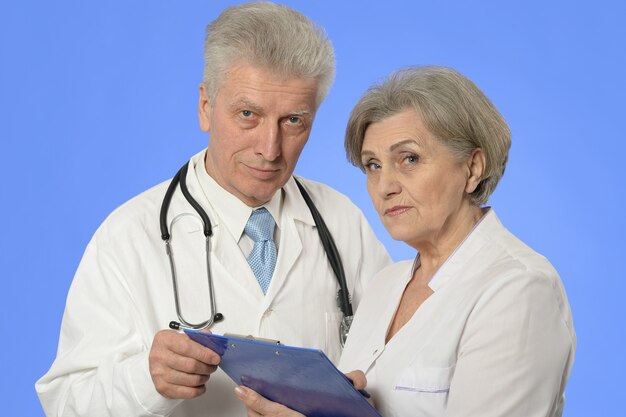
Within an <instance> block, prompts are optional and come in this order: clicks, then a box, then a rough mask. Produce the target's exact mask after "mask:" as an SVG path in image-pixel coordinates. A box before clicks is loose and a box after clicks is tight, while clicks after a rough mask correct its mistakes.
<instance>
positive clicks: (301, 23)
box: [203, 2, 335, 106]
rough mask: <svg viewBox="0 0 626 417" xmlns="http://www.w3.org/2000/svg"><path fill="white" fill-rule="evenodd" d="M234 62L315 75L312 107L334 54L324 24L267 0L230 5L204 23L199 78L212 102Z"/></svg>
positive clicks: (331, 72)
mask: <svg viewBox="0 0 626 417" xmlns="http://www.w3.org/2000/svg"><path fill="white" fill-rule="evenodd" d="M235 65H251V66H258V67H261V68H265V69H269V70H271V71H273V72H276V73H277V74H278V75H281V76H289V77H291V76H293V77H302V78H313V79H316V80H317V82H318V93H317V102H316V105H317V106H319V105H320V104H321V103H322V101H323V100H324V98H325V97H326V95H327V94H328V91H329V90H330V87H331V85H332V83H333V79H334V77H335V54H334V50H333V46H332V44H331V43H330V40H329V39H328V37H327V36H326V33H325V31H324V29H322V28H321V27H319V26H317V25H316V24H314V23H313V22H311V21H310V20H309V19H308V18H307V17H306V16H304V15H303V14H302V13H300V12H297V11H295V10H293V9H291V8H289V7H287V6H282V5H278V4H274V3H270V2H255V3H246V4H242V5H238V6H232V7H229V8H227V9H225V10H224V11H223V12H222V13H221V14H220V16H219V17H218V18H217V19H216V20H214V21H213V22H212V23H210V24H209V25H208V26H207V29H206V39H205V42H204V76H203V82H204V85H205V88H206V91H207V96H208V98H209V100H210V101H211V102H213V101H214V99H215V96H216V94H217V91H218V90H219V86H220V84H221V82H222V81H223V80H224V76H225V75H226V73H227V72H228V71H229V70H230V69H231V68H232V67H233V66H235Z"/></svg>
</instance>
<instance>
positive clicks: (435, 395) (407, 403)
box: [389, 366, 454, 417]
mask: <svg viewBox="0 0 626 417" xmlns="http://www.w3.org/2000/svg"><path fill="white" fill-rule="evenodd" d="M453 374H454V366H450V367H446V368H418V367H410V368H407V369H405V370H404V371H403V372H402V373H401V374H400V375H399V377H398V378H397V379H396V381H395V384H394V385H393V392H392V394H391V399H390V404H389V406H390V408H391V409H392V410H393V412H391V413H390V414H392V415H397V416H407V415H410V416H415V417H418V416H419V417H432V416H440V415H443V413H444V412H445V410H446V406H447V403H448V392H449V391H450V382H451V380H452V376H453Z"/></svg>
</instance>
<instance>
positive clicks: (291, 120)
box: [287, 116, 302, 125]
mask: <svg viewBox="0 0 626 417" xmlns="http://www.w3.org/2000/svg"><path fill="white" fill-rule="evenodd" d="M287 120H288V121H289V123H291V124H292V125H295V124H298V123H301V122H302V119H301V118H299V117H297V116H290V117H289V119H287Z"/></svg>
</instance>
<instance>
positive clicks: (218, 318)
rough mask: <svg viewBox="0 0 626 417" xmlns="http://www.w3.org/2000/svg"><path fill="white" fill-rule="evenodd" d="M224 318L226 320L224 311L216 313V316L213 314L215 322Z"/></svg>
mask: <svg viewBox="0 0 626 417" xmlns="http://www.w3.org/2000/svg"><path fill="white" fill-rule="evenodd" d="M222 320H224V315H223V314H222V313H216V314H215V316H213V323H219V322H220V321H222Z"/></svg>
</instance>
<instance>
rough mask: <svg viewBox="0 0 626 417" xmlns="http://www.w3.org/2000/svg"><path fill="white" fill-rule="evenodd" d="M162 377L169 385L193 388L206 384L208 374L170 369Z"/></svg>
mask: <svg viewBox="0 0 626 417" xmlns="http://www.w3.org/2000/svg"><path fill="white" fill-rule="evenodd" d="M162 379H163V380H164V381H165V382H167V383H168V384H170V385H179V386H182V387H190V388H194V387H200V386H202V385H204V384H206V382H207V381H208V380H209V375H198V374H188V373H185V372H180V371H175V370H170V371H169V372H167V373H166V374H164V375H163V376H162Z"/></svg>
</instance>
